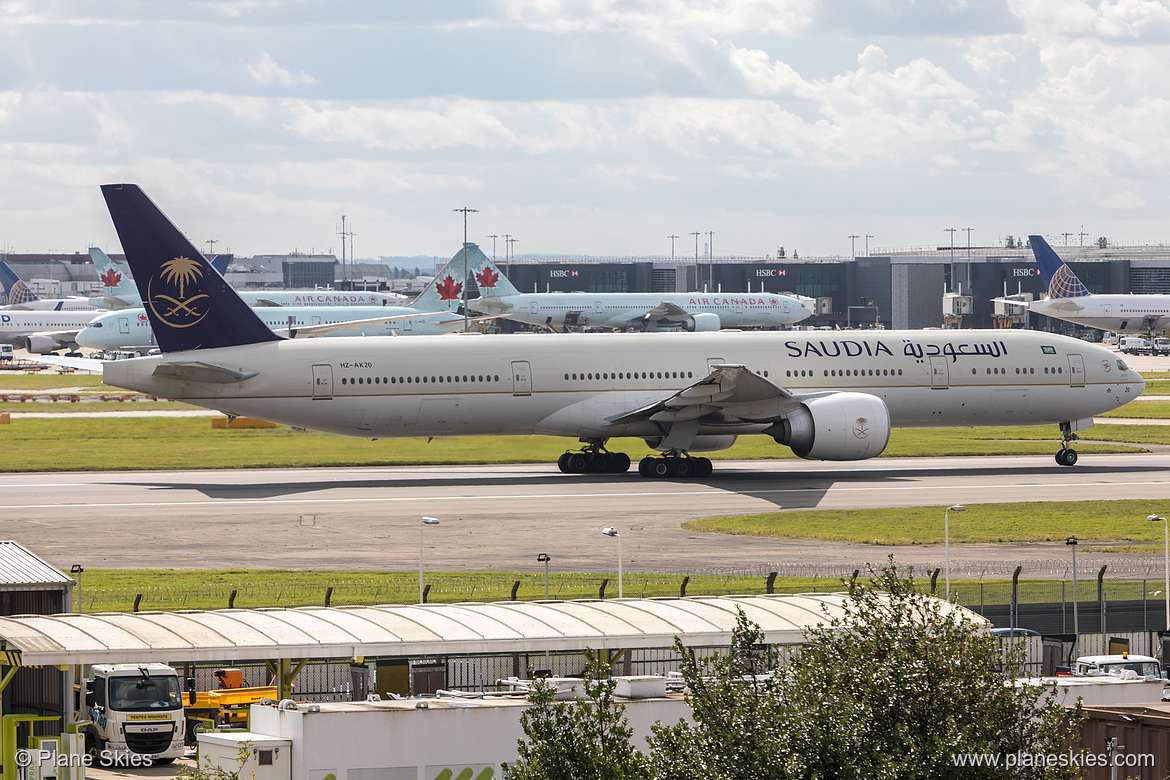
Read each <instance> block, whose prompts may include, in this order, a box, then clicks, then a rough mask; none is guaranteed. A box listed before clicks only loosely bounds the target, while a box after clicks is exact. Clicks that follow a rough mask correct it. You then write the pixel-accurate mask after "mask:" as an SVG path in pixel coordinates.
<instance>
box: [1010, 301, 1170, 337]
mask: <svg viewBox="0 0 1170 780" xmlns="http://www.w3.org/2000/svg"><path fill="white" fill-rule="evenodd" d="M1028 309H1029V310H1030V311H1032V312H1033V313H1035V314H1044V315H1047V316H1049V317H1054V318H1056V319H1058V320H1066V321H1068V322H1075V323H1076V324H1078V325H1084V326H1086V327H1090V328H1100V329H1101V330H1111V331H1116V332H1117V333H1147V332H1149V331H1160V330H1163V329H1164V328H1166V327H1168V326H1170V295H1086V296H1082V297H1080V298H1046V299H1044V300H1042V301H1032V302H1031V303H1030V304H1028Z"/></svg>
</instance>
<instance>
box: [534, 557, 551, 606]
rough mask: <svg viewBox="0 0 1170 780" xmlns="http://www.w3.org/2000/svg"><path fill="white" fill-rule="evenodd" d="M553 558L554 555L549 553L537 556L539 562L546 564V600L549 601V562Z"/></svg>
mask: <svg viewBox="0 0 1170 780" xmlns="http://www.w3.org/2000/svg"><path fill="white" fill-rule="evenodd" d="M551 560H552V556H550V555H549V554H548V553H541V554H540V555H537V556H536V562H537V563H543V564H544V600H545V601H548V562H549V561H551Z"/></svg>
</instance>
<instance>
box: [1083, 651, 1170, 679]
mask: <svg viewBox="0 0 1170 780" xmlns="http://www.w3.org/2000/svg"><path fill="white" fill-rule="evenodd" d="M1071 671H1072V673H1073V674H1075V675H1078V676H1081V677H1098V676H1105V675H1108V676H1112V677H1121V678H1123V679H1124V678H1130V679H1143V678H1147V679H1148V678H1151V677H1153V678H1157V679H1162V676H1163V675H1162V664H1160V663H1159V662H1158V659H1157V658H1151V657H1150V656H1148V655H1131V654H1129V653H1121V654H1120V655H1084V656H1081V657H1080V658H1078V659H1077V660H1076V663H1075V664H1073V666H1072V670H1071Z"/></svg>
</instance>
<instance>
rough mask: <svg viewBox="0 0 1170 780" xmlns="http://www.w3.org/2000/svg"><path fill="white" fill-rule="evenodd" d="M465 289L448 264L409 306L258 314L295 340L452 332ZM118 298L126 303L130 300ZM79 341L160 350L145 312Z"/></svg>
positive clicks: (125, 312) (124, 316)
mask: <svg viewBox="0 0 1170 780" xmlns="http://www.w3.org/2000/svg"><path fill="white" fill-rule="evenodd" d="M99 251H100V250H99ZM221 256H222V255H221ZM213 262H214V261H213ZM448 269H450V270H448ZM462 287H463V269H462V265H461V264H455V263H448V265H447V268H444V269H443V270H442V271H440V272H439V273H438V274H436V275H435V277H434V279H432V280H431V282H430V284H428V285H427V286H426V288H425V289H424V290H423V291H422V292H421V293H419V295H418V297H416V298H415V299H414V300H413V301H411V302H410V304H408V305H406V306H381V305H377V306H271V307H264V306H260V307H256V308H255V311H256V316H258V317H259V318H260V320H261V321H262V322H263V323H264V324H265V325H267V326H268V327H269V328H271V329H272V330H274V331H276V332H277V333H279V334H281V335H284V336H288V337H290V338H314V337H317V336H414V335H422V334H430V335H434V334H439V333H453V332H455V331H457V330H461V329H462V328H463V326H464V317H463V316H462V315H459V314H456V313H455V312H454V311H452V309H453V308H456V307H458V305H459V295H460V294H461V293H462ZM135 297H137V293H135ZM119 299H120V300H125V296H119ZM75 341H76V343H77V344H78V345H79V346H82V347H87V348H89V349H102V350H130V351H135V352H146V351H148V350H150V349H152V348H154V347H155V346H157V343H156V341H155V335H154V329H153V328H152V327H151V322H150V318H149V316H148V315H147V313H146V310H145V309H143V308H137V309H122V310H119V311H108V312H104V313H102V314H100V315H98V316H96V317H93V319H92V321H91V322H89V324H88V325H86V327H85V328H83V329H82V330H81V331H80V332H78V333H77V336H76V339H75Z"/></svg>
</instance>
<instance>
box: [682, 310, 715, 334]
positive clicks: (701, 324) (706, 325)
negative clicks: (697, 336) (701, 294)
mask: <svg viewBox="0 0 1170 780" xmlns="http://www.w3.org/2000/svg"><path fill="white" fill-rule="evenodd" d="M719 324H720V323H719V315H718V314H712V313H710V312H704V313H702V314H691V315H689V316H688V317H687V318H686V319H685V320H683V330H690V331H705V330H719Z"/></svg>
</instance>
